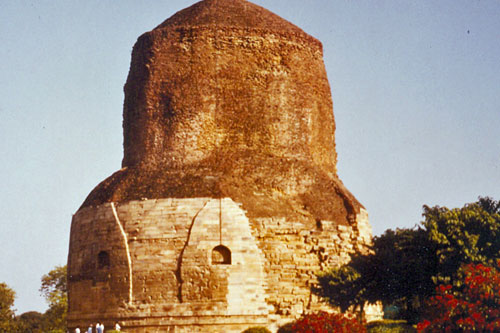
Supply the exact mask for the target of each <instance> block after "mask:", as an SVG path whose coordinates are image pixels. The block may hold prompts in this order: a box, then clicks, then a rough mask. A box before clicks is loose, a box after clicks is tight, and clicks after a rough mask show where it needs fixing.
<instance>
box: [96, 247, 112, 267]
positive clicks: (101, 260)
mask: <svg viewBox="0 0 500 333" xmlns="http://www.w3.org/2000/svg"><path fill="white" fill-rule="evenodd" d="M110 266H111V260H110V258H109V253H108V252H106V251H101V252H99V254H98V255H97V268H99V269H103V268H109V267H110Z"/></svg>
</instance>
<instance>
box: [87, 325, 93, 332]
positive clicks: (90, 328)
mask: <svg viewBox="0 0 500 333" xmlns="http://www.w3.org/2000/svg"><path fill="white" fill-rule="evenodd" d="M87 333H92V324H90V325H89V328H88V329H87Z"/></svg>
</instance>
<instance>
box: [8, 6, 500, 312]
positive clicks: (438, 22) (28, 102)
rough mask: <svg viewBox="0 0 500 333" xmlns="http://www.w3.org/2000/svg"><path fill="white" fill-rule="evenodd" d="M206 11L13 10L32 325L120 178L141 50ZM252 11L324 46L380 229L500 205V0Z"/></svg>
mask: <svg viewBox="0 0 500 333" xmlns="http://www.w3.org/2000/svg"><path fill="white" fill-rule="evenodd" d="M194 2H195V1H187V0H168V1H167V0H163V1H153V0H146V1H130V0H122V1H110V0H106V1H102V0H86V1H74V0H50V1H49V0H44V1H42V0H40V1H22V0H1V1H0V45H1V47H0V153H1V156H2V163H0V189H1V190H0V212H1V217H0V219H1V220H0V242H1V244H2V250H1V252H0V267H1V269H0V282H2V281H3V282H6V283H7V284H8V285H9V286H10V287H12V288H13V289H14V290H15V291H16V293H17V301H16V306H15V307H16V308H17V310H18V311H17V313H18V314H19V313H22V312H25V311H30V310H37V311H44V310H45V309H46V305H45V303H44V300H43V299H42V298H41V297H40V296H39V292H38V288H39V287H40V278H41V276H42V275H43V274H45V273H47V272H48V271H49V270H50V269H52V268H53V267H54V266H56V265H63V264H65V262H66V258H67V251H68V243H69V231H70V223H71V216H72V214H73V213H75V212H76V210H77V209H78V207H79V206H80V204H81V203H82V202H83V200H84V199H85V197H86V196H87V194H88V193H89V192H90V191H91V190H92V188H94V186H96V185H97V184H98V183H99V182H100V181H102V180H104V179H105V178H106V177H108V176H109V175H110V174H111V173H112V172H114V171H116V170H118V169H119V168H120V164H121V158H122V127H121V126H122V106H123V85H124V83H125V80H126V77H127V73H128V70H129V65H130V53H131V50H132V46H133V44H134V43H135V41H136V39H137V37H138V36H139V35H141V34H142V33H143V32H146V31H149V30H151V29H152V28H154V27H155V26H156V25H158V24H159V23H161V22H162V21H163V20H165V19H166V18H168V17H170V16H171V15H172V14H174V13H175V12H176V11H178V10H180V9H182V8H185V7H187V6H189V5H191V4H193V3H194ZM254 2H255V3H257V4H259V5H261V6H264V7H266V8H268V9H269V10H271V11H273V12H275V13H276V14H278V15H280V16H282V17H283V18H285V19H287V20H289V21H291V22H293V23H294V24H296V25H298V26H299V27H301V28H302V29H303V30H304V31H306V32H307V33H309V34H311V35H313V36H314V37H316V38H318V39H319V40H320V41H321V42H322V43H323V46H324V57H325V65H326V68H327V72H328V77H329V80H330V84H331V88H332V94H333V101H334V114H335V119H336V124H337V131H336V144H337V151H338V154H339V161H338V170H339V175H340V178H341V179H342V180H343V182H344V184H345V185H346V186H347V188H349V189H350V190H351V191H352V192H353V193H354V195H355V196H356V197H357V198H358V199H359V200H360V201H361V202H362V203H363V204H364V205H365V207H366V208H367V210H368V212H369V214H370V219H371V223H372V227H373V230H374V234H380V233H382V232H383V231H384V230H386V229H388V228H393V229H394V228H397V227H412V226H414V225H415V224H417V223H419V222H420V221H421V213H422V205H424V204H427V205H440V206H448V207H458V206H462V205H463V204H465V203H468V202H473V201H475V200H476V199H477V197H478V196H491V197H493V198H494V199H497V200H500V139H499V134H500V130H499V129H500V61H499V59H500V2H499V1H496V0H467V1H465V0H440V1H435V0H420V1H410V0H391V1H386V0H376V1H375V0H371V1H366V0H357V1H347V0H344V1H340V0H336V1H332V0H310V1H306V2H304V1H299V0H268V1H264V0H255V1H254ZM304 4H305V5H304Z"/></svg>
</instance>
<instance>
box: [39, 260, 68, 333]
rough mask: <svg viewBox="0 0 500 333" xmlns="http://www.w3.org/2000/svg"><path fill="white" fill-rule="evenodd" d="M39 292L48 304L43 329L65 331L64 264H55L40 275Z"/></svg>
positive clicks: (65, 294) (65, 282)
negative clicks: (40, 284)
mask: <svg viewBox="0 0 500 333" xmlns="http://www.w3.org/2000/svg"><path fill="white" fill-rule="evenodd" d="M40 292H41V294H42V295H43V296H44V297H45V299H46V301H47V303H48V304H49V309H48V310H47V311H46V312H45V314H44V325H43V326H44V331H49V332H66V330H67V327H66V315H67V312H68V292H67V273H66V266H56V267H55V268H54V269H53V270H51V271H50V272H49V273H48V274H46V275H44V276H43V277H42V286H41V288H40Z"/></svg>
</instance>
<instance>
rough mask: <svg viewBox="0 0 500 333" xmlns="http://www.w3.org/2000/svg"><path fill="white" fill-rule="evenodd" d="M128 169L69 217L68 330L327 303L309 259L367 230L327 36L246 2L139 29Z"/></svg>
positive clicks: (163, 326) (175, 326)
mask: <svg viewBox="0 0 500 333" xmlns="http://www.w3.org/2000/svg"><path fill="white" fill-rule="evenodd" d="M123 115H124V121H123V127H124V158H123V162H122V165H123V168H122V169H121V170H119V171H117V172H115V173H114V174H113V175H111V176H110V177H109V178H107V179H106V180H104V181H103V182H101V183H100V184H99V185H98V186H97V187H96V188H95V189H94V190H93V191H92V192H91V193H90V194H89V196H88V197H87V199H86V200H85V201H84V203H83V204H82V207H81V208H80V209H79V210H78V212H77V213H76V214H75V215H74V217H73V221H72V227H71V237H70V251H69V256H68V273H69V281H68V288H69V314H68V323H69V326H70V327H71V328H73V327H75V326H76V325H79V326H80V327H84V326H86V325H88V324H89V323H90V322H96V321H98V320H104V322H105V325H106V326H108V327H110V325H112V323H113V322H114V321H115V320H119V321H120V322H121V323H122V324H123V325H122V326H123V327H125V328H126V329H127V330H128V331H131V332H241V331H242V330H243V329H244V328H246V327H248V326H255V325H265V326H268V327H270V328H272V329H275V328H276V327H277V325H279V324H280V323H283V322H285V321H287V320H291V319H293V318H295V317H297V316H299V315H300V314H301V313H304V312H306V311H314V310H317V309H320V308H324V307H325V306H326V305H325V304H323V303H321V302H319V300H318V299H317V297H316V296H314V295H312V293H311V288H310V287H311V286H312V285H313V284H314V283H316V277H315V273H316V272H317V271H318V270H323V269H325V268H327V267H329V266H335V265H339V264H341V263H343V262H345V261H346V260H347V259H348V257H349V253H351V252H353V251H356V250H360V249H362V248H363V246H364V245H365V244H367V243H369V242H370V238H371V230H370V225H369V223H368V216H367V214H366V212H365V211H364V209H363V207H362V205H361V204H360V203H359V202H358V201H357V200H356V198H355V197H354V196H353V195H352V194H351V193H350V192H349V191H348V190H347V189H346V188H345V187H344V185H343V184H342V182H341V180H340V179H339V177H338V175H337V170H336V160H337V155H336V152H335V140H334V130H335V123H334V117H333V110H332V100H331V95H330V86H329V83H328V79H327V76H326V71H325V67H324V64H323V51H322V46H321V43H320V42H319V41H318V40H316V39H315V38H313V37H311V36H309V35H307V34H306V33H305V32H303V31H302V30H300V29H299V28H298V27H296V26H295V25H293V24H291V23H290V22H287V21H285V20H283V19H281V18H279V17H277V16H276V15H275V14H272V13H270V12H269V11H267V10H265V9H263V8H261V7H259V6H256V5H254V4H252V3H250V2H247V1H244V0H204V1H201V2H199V3H197V4H195V5H193V6H191V7H189V8H187V9H185V10H182V11H180V12H178V13H177V14H175V15H174V16H172V17H171V18H170V19H168V20H166V21H165V22H163V23H162V24H160V25H159V26H158V27H157V28H155V29H154V30H152V31H150V32H147V33H145V34H144V35H142V36H141V37H139V39H138V41H137V43H136V45H135V46H134V50H133V52H132V61H131V67H130V72H129V76H128V79H127V83H126V85H125V103H124V110H123Z"/></svg>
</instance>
